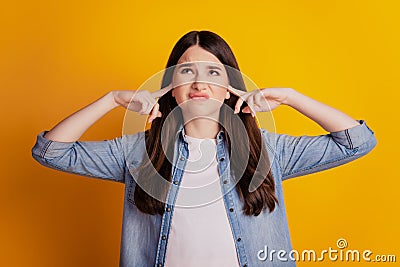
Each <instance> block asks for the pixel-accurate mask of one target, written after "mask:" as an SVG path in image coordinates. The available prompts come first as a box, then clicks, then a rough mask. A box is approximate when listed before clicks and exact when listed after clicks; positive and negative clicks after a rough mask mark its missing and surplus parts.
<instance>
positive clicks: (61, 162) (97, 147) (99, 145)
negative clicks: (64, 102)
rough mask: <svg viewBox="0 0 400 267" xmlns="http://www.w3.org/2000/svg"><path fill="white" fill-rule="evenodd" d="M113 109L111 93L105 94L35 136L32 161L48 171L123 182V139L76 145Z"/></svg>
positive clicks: (113, 103)
mask: <svg viewBox="0 0 400 267" xmlns="http://www.w3.org/2000/svg"><path fill="white" fill-rule="evenodd" d="M117 106H118V104H117V103H116V102H115V101H114V96H113V92H109V93H107V94H106V95H104V96H102V97H101V98H99V99H97V100H96V101H94V102H93V103H91V104H89V105H87V106H86V107H84V108H82V109H80V110H79V111H77V112H75V113H73V114H72V115H70V116H69V117H67V118H66V119H64V120H62V121H61V122H60V123H58V124H57V125H56V126H55V127H53V128H52V129H51V130H50V131H42V132H41V133H39V134H38V135H37V140H36V143H35V145H34V146H33V148H32V157H33V158H34V159H35V160H36V161H38V162H39V163H40V164H42V165H44V166H46V167H49V168H52V169H56V170H60V171H64V172H68V173H73V174H78V175H83V176H88V177H97V178H103V179H109V180H114V181H119V182H123V179H124V172H125V159H124V156H123V142H124V140H125V138H124V137H120V138H115V139H113V140H105V141H77V139H79V138H80V137H81V136H82V134H83V133H84V132H85V131H86V130H87V129H88V128H89V127H90V126H91V125H92V124H94V123H95V122H96V121H97V120H98V119H100V118H101V117H103V116H104V115H105V114H106V113H107V112H109V111H110V110H112V109H114V108H115V107H117Z"/></svg>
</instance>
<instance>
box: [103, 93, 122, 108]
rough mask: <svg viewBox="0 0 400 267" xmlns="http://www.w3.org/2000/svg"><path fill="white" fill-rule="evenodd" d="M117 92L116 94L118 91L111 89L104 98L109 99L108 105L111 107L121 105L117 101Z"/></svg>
mask: <svg viewBox="0 0 400 267" xmlns="http://www.w3.org/2000/svg"><path fill="white" fill-rule="evenodd" d="M115 94H116V91H110V92H108V93H107V94H106V95H105V96H104V98H105V99H106V100H107V103H108V106H109V107H110V109H114V108H116V107H119V104H118V103H117V101H115Z"/></svg>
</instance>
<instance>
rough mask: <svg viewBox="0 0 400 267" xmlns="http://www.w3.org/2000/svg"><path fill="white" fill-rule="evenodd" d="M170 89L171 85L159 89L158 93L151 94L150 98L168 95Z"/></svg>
mask: <svg viewBox="0 0 400 267" xmlns="http://www.w3.org/2000/svg"><path fill="white" fill-rule="evenodd" d="M171 89H172V83H170V84H168V85H167V86H165V87H164V88H161V89H160V90H158V91H155V92H153V93H151V96H152V97H154V98H158V97H162V96H163V95H165V94H166V93H168V91H169V90H171Z"/></svg>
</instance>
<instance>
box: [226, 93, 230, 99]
mask: <svg viewBox="0 0 400 267" xmlns="http://www.w3.org/2000/svg"><path fill="white" fill-rule="evenodd" d="M230 97H231V94H230V93H229V91H226V96H225V99H229V98H230Z"/></svg>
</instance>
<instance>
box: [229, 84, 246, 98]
mask: <svg viewBox="0 0 400 267" xmlns="http://www.w3.org/2000/svg"><path fill="white" fill-rule="evenodd" d="M228 91H230V92H232V93H233V94H234V95H237V96H239V97H240V96H242V95H245V94H246V93H247V92H245V91H242V90H239V89H236V88H233V87H232V86H230V85H228Z"/></svg>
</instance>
